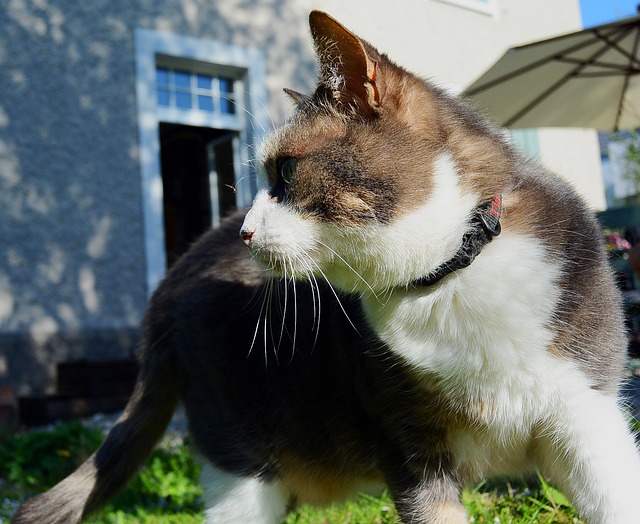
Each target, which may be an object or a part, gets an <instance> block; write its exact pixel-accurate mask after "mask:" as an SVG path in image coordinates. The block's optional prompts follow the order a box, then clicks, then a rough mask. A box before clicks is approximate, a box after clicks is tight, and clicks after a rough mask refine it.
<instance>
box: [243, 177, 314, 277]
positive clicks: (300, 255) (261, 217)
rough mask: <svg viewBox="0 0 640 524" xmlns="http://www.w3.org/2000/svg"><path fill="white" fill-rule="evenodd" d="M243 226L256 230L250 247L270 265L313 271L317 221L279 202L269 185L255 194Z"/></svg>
mask: <svg viewBox="0 0 640 524" xmlns="http://www.w3.org/2000/svg"><path fill="white" fill-rule="evenodd" d="M242 230H243V231H251V232H252V233H253V237H252V239H251V250H252V252H253V253H254V254H255V255H256V256H257V257H258V258H259V259H260V260H261V261H262V262H263V263H264V264H265V265H266V266H267V267H268V268H269V269H274V270H276V271H281V269H282V265H285V266H286V268H287V271H288V270H292V271H294V270H298V276H299V277H304V276H306V275H308V274H309V273H310V268H309V267H308V266H309V261H310V258H309V255H308V253H310V252H311V253H312V252H314V251H315V249H316V242H315V239H316V238H317V237H318V233H317V225H316V224H315V223H314V222H312V221H310V220H302V219H301V218H300V216H299V215H298V214H296V213H295V212H294V211H292V210H291V209H290V208H289V207H287V206H285V205H281V204H279V203H278V201H277V200H276V199H275V198H272V197H271V196H270V195H269V192H268V191H267V190H266V189H263V190H261V191H260V192H258V194H257V195H256V198H255V200H254V202H253V205H252V206H251V209H250V210H249V212H248V213H247V216H246V217H245V219H244V223H243V225H242ZM301 269H303V270H301Z"/></svg>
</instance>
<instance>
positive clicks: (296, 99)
mask: <svg viewBox="0 0 640 524" xmlns="http://www.w3.org/2000/svg"><path fill="white" fill-rule="evenodd" d="M283 91H284V92H285V93H287V94H288V95H289V96H290V97H291V98H292V99H293V101H294V102H295V103H296V104H298V105H300V104H301V103H302V101H303V100H304V99H305V98H306V95H303V94H302V93H298V92H297V91H294V90H293V89H289V88H288V87H285V88H284V89H283Z"/></svg>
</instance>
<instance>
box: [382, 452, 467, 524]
mask: <svg viewBox="0 0 640 524" xmlns="http://www.w3.org/2000/svg"><path fill="white" fill-rule="evenodd" d="M385 476H386V480H387V484H388V486H389V489H390V490H391V494H392V496H393V499H394V502H395V505H396V509H397V511H398V515H399V516H400V519H401V521H402V522H404V523H407V524H409V523H411V524H466V523H467V522H469V520H468V516H467V512H466V510H465V508H464V506H463V505H462V503H461V501H460V495H461V491H462V489H461V486H460V484H459V482H458V481H457V478H456V477H457V476H456V474H455V472H454V471H452V470H450V466H449V460H448V459H447V458H445V457H442V456H430V457H429V458H428V459H427V460H426V463H424V462H423V461H419V460H416V458H415V457H412V458H410V459H409V461H407V460H406V459H405V460H401V461H397V462H396V463H395V464H393V465H390V466H389V467H388V468H387V471H386V472H385Z"/></svg>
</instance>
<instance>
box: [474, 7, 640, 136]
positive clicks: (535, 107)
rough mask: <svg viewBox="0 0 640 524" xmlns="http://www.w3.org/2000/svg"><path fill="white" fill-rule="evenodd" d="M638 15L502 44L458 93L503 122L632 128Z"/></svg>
mask: <svg viewBox="0 0 640 524" xmlns="http://www.w3.org/2000/svg"><path fill="white" fill-rule="evenodd" d="M639 52H640V16H634V17H633V18H627V19H624V20H619V21H617V22H613V23H610V24H605V25H601V26H596V27H592V28H589V29H585V30H583V31H578V32H576V33H571V34H567V35H563V36H558V37H555V38H550V39H548V40H542V41H540V42H535V43H532V44H528V45H523V46H520V47H514V48H512V49H509V50H508V51H507V52H506V53H505V54H504V56H503V57H502V58H500V60H498V61H497V62H496V63H495V64H494V65H493V66H492V67H491V68H490V69H489V70H488V71H487V72H486V73H484V75H482V76H481V77H480V78H479V79H478V80H476V81H475V82H474V83H473V84H472V85H471V86H469V87H468V88H467V89H466V90H465V92H464V95H465V96H467V97H468V98H470V99H471V100H472V101H473V102H474V103H475V104H476V105H478V106H479V107H481V108H485V109H486V110H487V112H488V113H489V114H490V115H493V117H494V118H495V119H496V120H497V121H498V122H500V123H501V124H503V125H504V126H506V127H511V128H527V127H586V128H595V129H600V130H603V131H606V130H618V129H634V128H637V127H640V57H639Z"/></svg>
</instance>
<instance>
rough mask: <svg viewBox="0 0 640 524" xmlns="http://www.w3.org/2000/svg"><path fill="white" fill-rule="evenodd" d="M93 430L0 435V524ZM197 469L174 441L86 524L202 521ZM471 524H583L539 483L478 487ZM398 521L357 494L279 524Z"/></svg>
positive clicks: (65, 466)
mask: <svg viewBox="0 0 640 524" xmlns="http://www.w3.org/2000/svg"><path fill="white" fill-rule="evenodd" d="M102 438H103V436H102V434H101V432H100V431H98V430H95V429H90V428H86V427H84V426H83V425H82V424H80V423H78V422H68V423H63V424H58V425H56V426H55V428H54V429H53V430H52V431H47V432H32V433H27V434H13V433H8V434H5V435H0V524H3V523H5V522H8V519H9V518H10V516H11V514H12V513H13V511H15V509H16V508H17V505H18V504H19V503H20V502H21V501H22V500H24V499H25V498H27V497H28V496H30V495H32V494H35V493H37V492H39V491H43V490H44V489H46V488H48V487H50V486H52V485H53V484H55V483H56V482H57V481H58V480H60V479H61V478H63V477H64V476H66V475H67V474H69V473H70V472H71V471H73V469H74V468H75V467H76V466H77V465H78V464H80V463H81V462H82V461H83V460H85V459H86V458H87V457H88V456H89V455H90V454H91V453H92V451H93V450H94V449H95V448H96V447H97V446H98V445H99V443H100V442H101V440H102ZM198 474H199V471H198V467H197V465H196V463H195V462H194V460H193V457H192V454H191V453H190V451H189V447H188V445H186V444H184V443H183V442H181V440H178V441H176V442H173V443H165V444H164V445H163V446H161V447H160V448H159V449H157V450H155V451H154V452H153V454H152V456H151V457H150V459H149V460H148V461H147V465H146V466H145V467H144V468H143V470H142V471H141V472H140V474H138V475H137V476H136V477H135V479H134V480H133V481H132V482H130V483H129V485H128V486H127V487H126V488H125V489H124V490H123V491H122V492H121V493H120V495H118V496H117V497H116V498H115V499H114V500H113V501H112V502H111V503H110V504H109V505H108V506H107V507H106V508H104V509H103V510H102V511H100V512H99V513H97V514H95V515H93V516H92V517H91V518H90V519H89V520H88V522H90V523H92V524H192V523H194V524H195V523H200V522H202V519H203V513H202V506H201V501H200V497H201V495H202V491H201V489H200V487H199V486H198V483H197V478H198ZM463 503H464V505H465V506H466V507H467V509H468V511H469V515H470V522H475V523H491V524H497V523H500V524H565V523H566V524H576V523H580V524H582V521H581V520H579V519H578V516H577V514H576V513H575V511H574V510H573V509H572V508H571V506H570V505H569V503H568V501H567V500H566V498H565V497H564V496H563V495H562V494H561V493H560V492H559V491H557V490H556V489H555V488H553V487H552V486H550V485H549V484H548V483H547V482H546V481H545V480H544V479H542V478H537V479H536V478H534V479H530V480H529V481H528V482H521V481H520V482H516V481H512V482H508V481H501V482H492V483H483V484H482V485H480V486H478V487H477V488H476V489H473V490H467V491H465V492H464V494H463ZM396 522H398V519H397V515H396V512H395V510H394V507H393V502H392V501H391V498H390V497H389V495H388V494H387V493H384V494H382V495H381V496H380V497H372V496H370V495H365V494H361V495H358V497H357V498H356V499H355V500H353V501H350V502H346V503H344V504H339V505H334V506H331V507H328V508H323V509H317V508H311V507H308V506H302V507H300V508H298V510H296V511H295V512H293V513H291V514H289V515H288V516H287V518H286V519H285V520H284V521H283V524H391V523H396Z"/></svg>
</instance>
